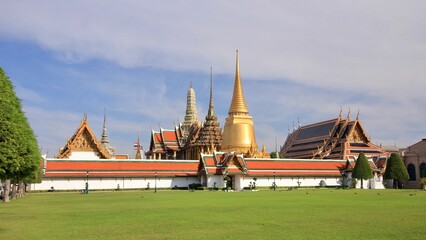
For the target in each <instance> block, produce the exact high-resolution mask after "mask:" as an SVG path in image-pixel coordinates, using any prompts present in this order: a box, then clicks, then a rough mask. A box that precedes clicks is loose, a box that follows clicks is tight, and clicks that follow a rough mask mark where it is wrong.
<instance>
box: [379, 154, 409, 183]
mask: <svg viewBox="0 0 426 240" xmlns="http://www.w3.org/2000/svg"><path fill="white" fill-rule="evenodd" d="M384 178H385V179H393V180H394V187H395V188H398V187H399V186H402V185H401V184H402V181H406V180H408V179H409V178H410V176H409V175H408V171H407V168H406V167H405V165H404V163H403V162H402V160H401V158H400V157H399V155H398V154H397V153H392V154H391V155H390V157H389V159H388V160H387V162H386V171H385V174H384Z"/></svg>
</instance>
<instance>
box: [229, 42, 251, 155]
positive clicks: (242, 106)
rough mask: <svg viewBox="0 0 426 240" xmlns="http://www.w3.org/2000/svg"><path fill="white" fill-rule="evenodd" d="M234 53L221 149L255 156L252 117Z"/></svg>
mask: <svg viewBox="0 0 426 240" xmlns="http://www.w3.org/2000/svg"><path fill="white" fill-rule="evenodd" d="M236 55H237V57H236V69H235V82H234V92H233V95H232V102H231V106H230V107H229V111H228V117H227V118H226V122H225V127H224V129H223V141H222V151H224V152H236V153H237V154H244V155H245V156H247V157H256V156H258V155H259V150H258V147H257V143H256V136H255V132H254V125H253V118H252V117H251V116H250V115H249V111H248V108H247V105H246V101H245V99H244V93H243V87H242V84H241V78H240V64H239V60H238V50H237V53H236Z"/></svg>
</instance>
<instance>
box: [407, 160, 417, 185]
mask: <svg viewBox="0 0 426 240" xmlns="http://www.w3.org/2000/svg"><path fill="white" fill-rule="evenodd" d="M407 170H408V175H409V176H410V181H416V168H415V167H414V164H412V163H410V164H408V166H407Z"/></svg>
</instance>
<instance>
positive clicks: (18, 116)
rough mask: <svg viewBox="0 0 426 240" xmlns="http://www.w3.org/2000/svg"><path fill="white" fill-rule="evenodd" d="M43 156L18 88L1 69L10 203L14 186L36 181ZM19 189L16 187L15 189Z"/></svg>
mask: <svg viewBox="0 0 426 240" xmlns="http://www.w3.org/2000/svg"><path fill="white" fill-rule="evenodd" d="M40 160H41V155H40V153H39V150H38V145H37V140H36V138H35V135H34V132H33V130H32V129H31V127H30V125H29V122H28V120H27V118H26V117H25V114H24V112H23V111H22V106H21V102H20V100H19V99H18V98H17V96H16V94H15V91H14V87H13V85H12V83H11V81H10V80H9V78H8V77H7V75H6V74H5V72H4V71H3V69H2V68H0V179H1V180H2V181H5V186H6V188H5V194H4V195H5V198H4V201H5V202H7V201H8V200H9V198H8V193H9V187H10V183H11V182H12V183H13V186H15V185H17V184H18V182H20V181H26V182H30V181H34V180H35V178H36V176H37V175H38V172H39V170H38V168H39V165H40ZM13 189H15V187H14V188H13Z"/></svg>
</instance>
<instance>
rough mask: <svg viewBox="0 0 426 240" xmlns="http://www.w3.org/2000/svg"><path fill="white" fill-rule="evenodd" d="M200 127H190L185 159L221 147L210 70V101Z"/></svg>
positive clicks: (209, 152) (210, 152)
mask: <svg viewBox="0 0 426 240" xmlns="http://www.w3.org/2000/svg"><path fill="white" fill-rule="evenodd" d="M205 119H206V120H205V122H204V124H203V126H202V127H201V128H197V127H196V126H194V127H192V128H191V131H190V135H189V139H188V142H187V146H185V148H186V158H187V159H198V158H199V156H200V153H204V154H213V152H214V151H219V150H220V149H221V143H222V128H221V127H220V124H219V121H218V120H217V116H216V114H215V111H214V104H213V78H212V71H211V70H210V101H209V110H208V113H207V116H206V118H205Z"/></svg>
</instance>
